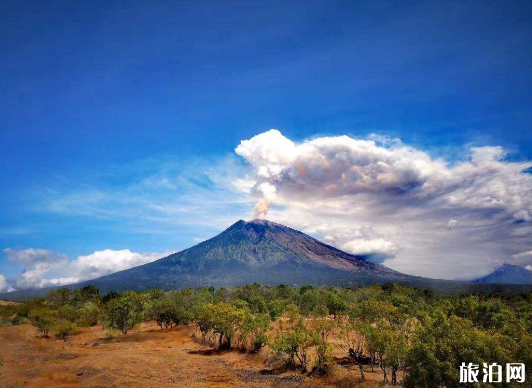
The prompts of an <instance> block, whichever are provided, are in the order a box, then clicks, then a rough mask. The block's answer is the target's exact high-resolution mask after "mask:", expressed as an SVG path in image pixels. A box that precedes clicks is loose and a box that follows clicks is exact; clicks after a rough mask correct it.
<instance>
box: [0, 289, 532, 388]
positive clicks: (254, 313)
mask: <svg viewBox="0 0 532 388" xmlns="http://www.w3.org/2000/svg"><path fill="white" fill-rule="evenodd" d="M531 302H532V292H528V293H504V294H502V293H501V294H477V295H472V294H470V295H452V296H450V295H438V294H435V293H434V292H432V291H427V290H419V289H415V288H411V287H406V286H398V285H389V284H388V285H384V286H370V287H360V288H357V289H347V288H338V287H326V288H321V289H319V288H315V287H312V286H305V287H301V288H298V289H297V288H292V287H289V286H286V285H280V286H269V287H261V286H259V285H258V284H252V285H247V286H242V287H235V288H230V289H224V288H220V289H215V288H213V287H204V288H200V289H184V290H180V291H163V290H150V291H146V292H143V293H137V292H134V291H126V292H124V293H121V294H118V293H109V294H107V295H105V296H103V297H102V296H100V295H99V293H98V290H97V289H96V288H94V287H90V286H89V287H85V288H83V289H80V290H76V291H70V290H69V289H59V290H55V291H53V292H51V293H50V294H49V295H48V296H47V297H46V298H44V299H35V300H31V301H28V302H25V303H22V304H14V305H2V306H0V323H1V324H2V325H4V326H5V325H17V324H20V323H24V322H28V321H29V322H31V323H32V324H33V325H34V326H35V327H36V329H37V331H38V333H39V334H40V335H41V336H43V337H48V336H49V335H50V333H53V334H55V335H56V336H57V337H59V338H63V339H67V337H68V336H70V335H72V334H75V333H76V331H77V330H78V329H77V328H78V327H83V326H92V325H96V324H102V325H104V327H107V328H109V329H110V330H111V331H113V332H115V331H119V332H121V333H123V335H127V333H128V332H129V331H130V330H132V329H133V328H134V327H135V326H136V325H137V324H139V323H141V322H143V321H146V320H154V321H156V322H157V324H158V325H159V327H160V328H161V329H170V328H172V327H173V326H175V325H187V324H193V325H196V327H197V328H198V330H199V333H201V339H202V340H203V341H205V343H207V344H210V345H211V346H213V347H217V348H220V349H231V348H237V349H241V350H245V351H248V352H251V353H253V352H257V351H260V350H261V349H262V348H264V347H268V348H269V349H270V351H272V352H274V353H276V354H277V355H278V357H279V358H280V359H282V360H284V363H285V366H286V367H287V368H292V369H298V370H300V371H301V372H302V373H311V374H313V375H316V376H320V375H324V374H327V373H329V372H330V370H331V368H334V367H335V365H336V364H337V361H338V360H337V359H335V358H334V357H333V354H336V355H337V354H338V353H341V354H343V358H344V361H345V360H348V361H349V362H350V363H352V364H353V365H357V367H356V369H355V370H357V374H356V376H355V375H354V376H353V378H357V379H364V377H365V373H367V370H368V368H371V369H373V370H376V371H380V372H381V373H382V380H383V381H388V382H390V383H392V384H404V385H405V386H406V387H419V388H422V387H427V388H429V387H430V388H433V387H459V386H461V383H460V381H459V367H460V365H461V364H462V363H463V362H466V363H469V362H472V363H475V364H479V365H482V364H483V363H493V362H496V363H498V364H501V365H504V364H506V363H510V362H519V363H524V364H525V365H527V366H529V365H532V346H531V345H532V334H531V333H532V303H531ZM113 336H114V335H113ZM531 379H532V375H531V371H530V368H527V381H530V380H531ZM482 384H483V383H480V385H479V386H483V385H482ZM512 384H514V385H512ZM484 385H486V384H484ZM500 385H501V386H517V385H516V383H501V384H500ZM486 386H487V385H486Z"/></svg>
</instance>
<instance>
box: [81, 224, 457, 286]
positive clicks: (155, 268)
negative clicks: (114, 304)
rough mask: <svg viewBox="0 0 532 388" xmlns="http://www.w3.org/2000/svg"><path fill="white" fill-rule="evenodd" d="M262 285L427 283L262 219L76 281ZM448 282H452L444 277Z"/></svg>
mask: <svg viewBox="0 0 532 388" xmlns="http://www.w3.org/2000/svg"><path fill="white" fill-rule="evenodd" d="M253 282H257V283H259V284H263V285H275V284H288V285H294V286H298V285H307V284H312V285H342V286H358V285H368V284H375V283H377V284H382V283H389V282H390V283H402V284H408V285H416V286H426V287H430V286H431V285H433V282H434V281H433V280H431V279H426V278H422V277H416V276H409V275H405V274H402V273H399V272H396V271H394V270H391V269H389V268H387V267H385V266H383V265H379V264H374V263H371V262H369V261H366V260H365V259H363V258H361V257H357V256H354V255H351V254H349V253H346V252H343V251H341V250H339V249H336V248H334V247H332V246H329V245H327V244H324V243H322V242H320V241H318V240H316V239H315V238H312V237H310V236H308V235H306V234H304V233H302V232H300V231H297V230H295V229H292V228H289V227H287V226H284V225H280V224H277V223H274V222H270V221H266V220H254V221H249V222H245V221H238V222H236V223H235V224H233V225H232V226H230V227H229V228H228V229H226V230H225V231H224V232H222V233H220V234H219V235H217V236H215V237H213V238H211V239H209V240H206V241H204V242H202V243H200V244H198V245H195V246H193V247H191V248H189V249H185V250H183V251H181V252H178V253H174V254H172V255H170V256H168V257H165V258H162V259H159V260H157V261H154V262H152V263H148V264H144V265H141V266H138V267H134V268H131V269H128V270H125V271H120V272H116V273H113V274H110V275H106V276H103V277H100V278H97V279H93V280H90V281H86V282H84V283H82V284H81V285H86V284H91V285H95V286H97V287H99V288H100V290H102V291H103V292H105V291H110V290H117V291H118V290H126V289H130V290H146V289H150V288H163V289H176V288H184V287H202V286H215V287H229V286H236V285H242V284H249V283H253ZM449 283H452V282H449Z"/></svg>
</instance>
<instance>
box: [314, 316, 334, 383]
mask: <svg viewBox="0 0 532 388" xmlns="http://www.w3.org/2000/svg"><path fill="white" fill-rule="evenodd" d="M335 328H336V321H334V320H332V319H329V318H328V317H326V316H322V317H314V318H313V319H312V321H311V328H310V330H311V332H312V337H313V343H314V346H315V348H316V355H317V360H316V365H315V369H314V371H315V372H316V373H317V374H319V375H324V374H327V373H328V372H329V369H330V367H331V365H332V362H331V354H330V353H331V346H330V344H329V342H327V340H328V338H329V335H330V334H331V332H332V331H333V330H334V329H335Z"/></svg>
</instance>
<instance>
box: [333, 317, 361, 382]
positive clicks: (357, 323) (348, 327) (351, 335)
mask: <svg viewBox="0 0 532 388" xmlns="http://www.w3.org/2000/svg"><path fill="white" fill-rule="evenodd" d="M363 332H367V328H365V323H364V322H362V321H361V320H359V319H357V318H353V317H350V318H349V320H348V321H346V322H344V323H342V324H341V325H340V333H339V337H340V339H341V344H342V345H343V347H344V349H345V350H346V351H347V352H348V353H349V357H351V358H353V359H354V360H355V361H356V362H357V364H358V369H359V370H360V376H361V378H362V380H365V379H366V374H365V372H364V364H363V360H364V352H365V349H366V338H365V337H364V335H363V334H362V333H363Z"/></svg>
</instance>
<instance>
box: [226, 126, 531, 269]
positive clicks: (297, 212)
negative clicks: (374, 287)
mask: <svg viewBox="0 0 532 388" xmlns="http://www.w3.org/2000/svg"><path fill="white" fill-rule="evenodd" d="M235 152H236V153H237V154H238V155H240V156H242V157H243V158H244V159H245V160H246V161H247V162H248V163H249V164H250V165H251V167H252V168H253V171H254V174H255V181H256V183H255V185H254V187H253V188H252V189H251V190H250V192H251V194H252V196H253V198H255V209H254V216H259V217H266V216H267V217H268V218H270V219H272V220H274V221H278V222H285V223H288V224H290V225H291V226H293V227H298V228H301V229H304V230H306V231H309V232H314V234H315V235H317V236H318V237H321V238H326V239H328V240H329V241H330V242H331V243H332V244H333V245H336V246H338V247H339V248H343V249H346V250H350V251H351V252H354V251H358V252H359V254H361V255H362V254H370V252H380V253H379V254H380V255H381V257H383V256H385V257H386V258H387V260H386V264H387V265H389V266H391V267H392V268H394V269H397V270H402V271H404V272H408V273H414V274H419V275H426V276H433V277H434V276H439V277H446V278H460V277H474V276H476V275H480V274H482V273H485V272H486V270H487V269H488V270H489V269H492V268H494V267H496V266H498V265H500V264H501V263H503V262H506V261H508V259H509V258H511V257H512V255H513V254H516V253H519V252H522V251H524V250H526V249H527V248H529V249H530V248H531V247H530V243H529V241H530V237H531V235H532V233H531V231H530V230H529V229H527V228H529V227H530V225H529V223H530V214H532V175H531V174H528V173H525V171H526V170H527V169H530V167H531V166H532V163H531V162H509V161H506V160H505V157H506V153H505V151H504V150H503V149H502V148H501V147H473V148H471V149H470V150H469V154H468V156H467V158H465V159H464V160H462V161H459V162H454V163H451V162H448V161H445V160H443V159H437V158H433V157H432V156H431V155H430V154H428V153H427V152H424V151H422V150H419V149H415V148H413V147H409V146H407V145H405V144H403V143H402V142H401V141H400V140H399V139H389V138H386V137H382V136H377V135H373V136H371V137H370V138H368V139H354V138H351V137H348V136H337V137H318V138H313V139H310V140H306V141H303V142H300V143H296V142H293V141H292V140H290V139H288V138H286V137H285V136H283V135H282V133H281V132H279V131H278V130H270V131H267V132H265V133H262V134H259V135H257V136H255V137H253V138H251V139H249V140H243V141H242V142H241V143H240V144H239V145H238V147H237V148H236V149H235ZM458 220H460V221H458ZM320 224H327V225H329V227H328V229H327V228H322V229H321V230H318V228H316V227H315V226H314V225H320ZM353 226H356V227H357V228H359V230H361V229H360V228H364V227H365V228H367V229H368V230H369V229H371V231H372V232H371V233H370V234H371V235H365V236H358V237H357V236H355V237H354V238H346V237H345V236H343V237H342V236H340V235H339V234H338V233H340V234H341V230H342V229H353ZM457 226H460V228H457ZM374 254H377V253H374Z"/></svg>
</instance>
